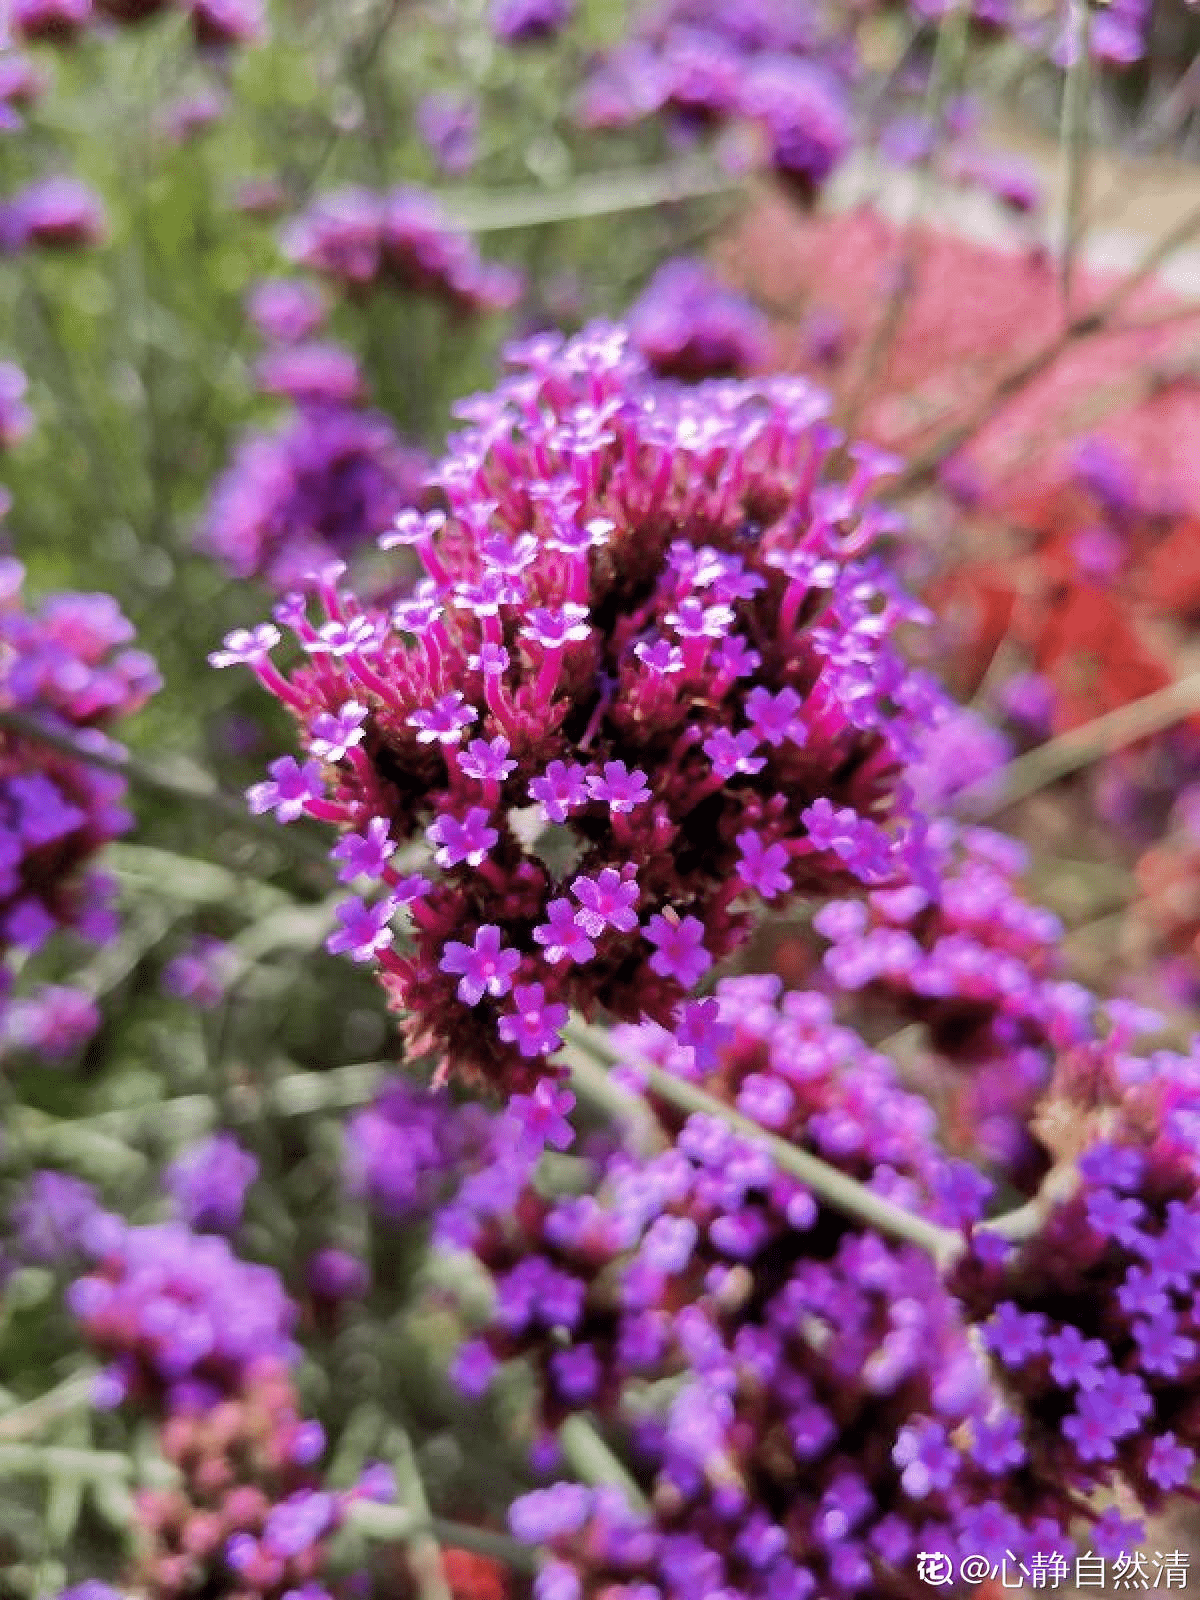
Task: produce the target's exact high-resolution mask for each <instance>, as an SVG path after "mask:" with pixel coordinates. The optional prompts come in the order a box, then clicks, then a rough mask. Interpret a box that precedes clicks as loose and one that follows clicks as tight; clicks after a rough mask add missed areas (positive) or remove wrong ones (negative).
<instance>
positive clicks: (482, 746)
mask: <svg viewBox="0 0 1200 1600" xmlns="http://www.w3.org/2000/svg"><path fill="white" fill-rule="evenodd" d="M417 737H418V738H419V737H420V735H419V734H418V736H417ZM510 748H511V747H510V745H509V742H508V740H507V739H506V738H505V737H504V735H503V734H497V735H496V737H495V738H494V739H491V740H488V739H472V740H471V742H470V744H469V745H468V746H467V748H466V749H465V750H460V751H458V753H457V754H456V756H455V758H454V759H455V760H456V761H457V762H458V764H459V766H460V767H461V769H462V770H463V772H465V773H466V775H467V777H468V778H475V779H476V780H477V781H478V782H479V783H503V782H504V780H505V778H507V777H508V776H509V774H510V773H513V772H515V771H516V770H517V763H516V762H515V761H511V760H509V759H508V752H509V749H510Z"/></svg>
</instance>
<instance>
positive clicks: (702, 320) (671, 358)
mask: <svg viewBox="0 0 1200 1600" xmlns="http://www.w3.org/2000/svg"><path fill="white" fill-rule="evenodd" d="M629 336H630V339H631V340H632V342H633V344H634V347H635V348H636V349H637V350H638V351H639V352H640V353H641V354H642V355H643V356H644V357H645V358H646V361H647V362H648V364H649V365H650V366H651V367H652V368H653V370H654V371H655V372H657V373H659V374H660V375H661V376H662V377H667V378H686V379H696V378H736V377H742V376H744V375H745V374H746V373H748V372H751V371H753V370H754V369H755V368H756V367H759V366H761V365H762V363H763V361H764V359H765V356H766V352H767V321H766V318H765V317H764V316H763V315H762V314H761V313H760V312H759V311H757V310H756V309H755V308H754V307H753V306H752V305H751V304H750V302H749V301H748V300H745V299H744V298H743V297H742V296H741V295H739V294H737V293H735V292H734V291H733V290H731V289H727V288H725V286H724V285H723V284H722V283H720V282H719V281H718V279H717V278H716V277H715V276H714V275H713V273H712V271H711V270H710V269H709V268H708V267H707V266H706V265H705V264H704V262H702V261H695V260H689V259H685V258H680V259H678V260H675V261H668V262H667V263H666V265H665V266H663V267H660V268H659V270H658V271H657V272H656V273H655V275H654V277H653V278H652V279H651V281H650V283H649V285H648V286H647V288H646V290H645V292H644V294H643V295H642V297H641V299H640V300H638V302H637V303H636V304H635V305H634V307H633V309H632V310H631V311H630V313H629Z"/></svg>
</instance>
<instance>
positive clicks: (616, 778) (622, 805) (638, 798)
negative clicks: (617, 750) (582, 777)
mask: <svg viewBox="0 0 1200 1600" xmlns="http://www.w3.org/2000/svg"><path fill="white" fill-rule="evenodd" d="M587 787H588V793H589V794H590V795H591V797H592V799H593V800H604V801H606V802H607V804H608V808H609V810H610V811H613V812H615V813H617V814H618V815H622V816H624V815H628V813H629V812H631V811H632V810H633V808H634V807H635V806H640V805H641V804H642V802H643V801H644V800H649V798H650V790H649V788H648V787H647V785H646V774H645V773H644V772H641V771H634V772H629V771H627V770H626V767H625V763H624V762H623V761H606V762H605V764H604V776H603V777H597V776H596V774H595V773H589V774H588V778H587Z"/></svg>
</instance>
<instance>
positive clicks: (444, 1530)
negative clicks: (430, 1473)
mask: <svg viewBox="0 0 1200 1600" xmlns="http://www.w3.org/2000/svg"><path fill="white" fill-rule="evenodd" d="M347 1521H348V1522H349V1523H350V1525H351V1526H352V1527H354V1528H356V1529H357V1530H358V1531H359V1532H360V1533H362V1534H365V1535H366V1537H367V1538H369V1539H398V1540H407V1539H411V1538H413V1537H414V1536H417V1535H419V1534H421V1533H429V1534H432V1535H433V1536H434V1537H435V1538H436V1539H439V1540H440V1541H441V1543H442V1544H444V1545H451V1546H453V1547H454V1548H455V1549H458V1550H474V1551H477V1552H478V1554H479V1555H482V1556H491V1557H492V1558H493V1560H496V1561H502V1562H504V1564H505V1565H506V1566H509V1567H514V1568H516V1570H517V1571H518V1572H536V1571H537V1566H538V1561H537V1553H536V1552H535V1551H534V1550H531V1549H530V1547H529V1546H528V1545H525V1544H521V1543H520V1542H519V1541H518V1540H516V1539H511V1538H509V1537H508V1535H507V1534H503V1533H497V1532H496V1531H495V1529H493V1528H477V1527H476V1526H475V1524H474V1523H472V1522H455V1521H453V1520H451V1519H450V1518H448V1517H430V1518H429V1520H428V1521H427V1522H418V1521H417V1520H416V1519H415V1518H414V1517H413V1514H412V1512H411V1511H409V1510H407V1509H406V1508H405V1507H403V1506H385V1505H381V1504H380V1503H379V1502H378V1501H375V1500H356V1501H355V1502H354V1503H353V1504H352V1505H351V1506H350V1507H349V1509H348V1511H347Z"/></svg>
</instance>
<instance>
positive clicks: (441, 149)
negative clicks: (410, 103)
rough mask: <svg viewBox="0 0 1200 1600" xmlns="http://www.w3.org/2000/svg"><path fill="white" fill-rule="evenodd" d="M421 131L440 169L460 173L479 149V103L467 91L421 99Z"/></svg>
mask: <svg viewBox="0 0 1200 1600" xmlns="http://www.w3.org/2000/svg"><path fill="white" fill-rule="evenodd" d="M415 121H416V125H417V132H418V133H419V134H420V136H421V138H422V139H423V140H424V142H425V144H426V146H427V148H428V150H429V153H430V155H431V156H432V157H433V160H434V162H435V164H436V165H437V167H438V168H439V170H440V171H442V172H445V173H449V174H450V176H452V177H460V176H461V175H462V174H463V173H464V172H469V171H470V169H471V168H472V167H473V166H474V165H475V160H476V157H477V155H478V153H479V145H478V138H479V106H478V104H477V102H476V101H475V100H473V99H470V98H469V97H468V96H465V95H458V94H450V93H443V92H435V93H433V94H427V95H425V96H424V97H423V98H422V99H421V100H419V101H418V102H417V109H416V115H415Z"/></svg>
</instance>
